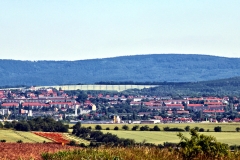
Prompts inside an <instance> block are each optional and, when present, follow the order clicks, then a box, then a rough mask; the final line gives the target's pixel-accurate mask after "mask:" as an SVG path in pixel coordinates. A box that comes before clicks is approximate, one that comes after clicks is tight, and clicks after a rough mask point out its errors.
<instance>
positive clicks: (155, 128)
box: [153, 125, 161, 131]
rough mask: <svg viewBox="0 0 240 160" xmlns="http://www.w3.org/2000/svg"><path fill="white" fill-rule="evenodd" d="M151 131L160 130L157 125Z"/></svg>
mask: <svg viewBox="0 0 240 160" xmlns="http://www.w3.org/2000/svg"><path fill="white" fill-rule="evenodd" d="M153 130H154V131H161V129H160V128H159V127H158V126H157V125H156V126H154V127H153Z"/></svg>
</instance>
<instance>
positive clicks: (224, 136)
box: [102, 130, 240, 145]
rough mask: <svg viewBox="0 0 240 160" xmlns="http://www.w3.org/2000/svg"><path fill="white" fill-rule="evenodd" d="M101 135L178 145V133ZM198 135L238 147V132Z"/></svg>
mask: <svg viewBox="0 0 240 160" xmlns="http://www.w3.org/2000/svg"><path fill="white" fill-rule="evenodd" d="M102 132H103V133H107V132H109V133H112V134H116V135H117V136H118V137H120V138H131V139H134V140H135V141H136V142H143V141H145V142H146V143H155V144H163V143H164V142H173V143H178V142H179V141H180V139H179V138H178V136H177V133H178V132H159V131H122V130H121V131H120V130H119V131H115V130H102ZM181 133H183V134H184V136H186V137H189V138H190V135H189V133H188V132H181ZM200 134H204V135H211V136H214V137H216V138H217V140H218V141H219V142H223V143H227V144H229V145H235V144H236V145H240V132H200Z"/></svg>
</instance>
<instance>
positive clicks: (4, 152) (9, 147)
mask: <svg viewBox="0 0 240 160" xmlns="http://www.w3.org/2000/svg"><path fill="white" fill-rule="evenodd" d="M73 149H76V147H72V146H67V145H64V146H62V145H60V144H54V143H0V160H17V159H21V160H30V159H34V160H41V159H42V158H41V154H42V153H44V152H51V153H53V152H57V151H60V150H73Z"/></svg>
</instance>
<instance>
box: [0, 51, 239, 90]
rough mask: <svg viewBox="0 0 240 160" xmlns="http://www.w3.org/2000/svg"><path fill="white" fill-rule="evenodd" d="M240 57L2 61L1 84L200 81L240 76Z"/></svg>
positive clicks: (185, 56)
mask: <svg viewBox="0 0 240 160" xmlns="http://www.w3.org/2000/svg"><path fill="white" fill-rule="evenodd" d="M239 68H240V58H226V57H217V56H209V55H195V54H152V55H135V56H122V57H115V58H103V59H90V60H77V61H21V60H0V76H1V79H0V86H4V85H12V86H14V85H61V84H78V83H83V84H94V83H95V82H109V81H116V82H121V81H134V82H164V81H166V82H198V81H207V80H215V79H223V78H230V77H236V76H239V75H240V69H239Z"/></svg>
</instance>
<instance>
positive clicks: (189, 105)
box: [187, 104, 204, 107]
mask: <svg viewBox="0 0 240 160" xmlns="http://www.w3.org/2000/svg"><path fill="white" fill-rule="evenodd" d="M187 106H188V107H203V106H204V105H203V104H188V105H187Z"/></svg>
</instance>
